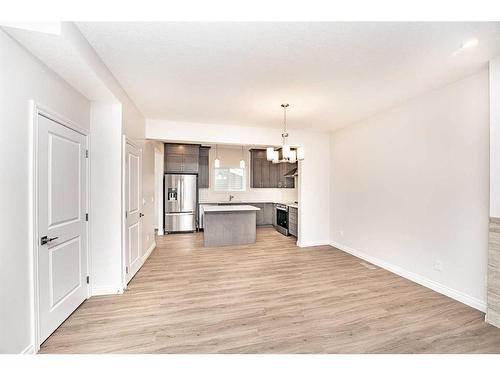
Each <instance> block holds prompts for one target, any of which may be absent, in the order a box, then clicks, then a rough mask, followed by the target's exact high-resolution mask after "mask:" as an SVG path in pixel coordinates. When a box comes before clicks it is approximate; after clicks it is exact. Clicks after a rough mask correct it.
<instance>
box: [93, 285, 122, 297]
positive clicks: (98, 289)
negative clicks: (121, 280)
mask: <svg viewBox="0 0 500 375" xmlns="http://www.w3.org/2000/svg"><path fill="white" fill-rule="evenodd" d="M112 294H123V287H122V286H121V285H99V286H93V287H92V290H91V293H90V295H91V296H92V297H94V296H106V295H112Z"/></svg>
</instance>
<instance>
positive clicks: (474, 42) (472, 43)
mask: <svg viewBox="0 0 500 375" xmlns="http://www.w3.org/2000/svg"><path fill="white" fill-rule="evenodd" d="M478 43H479V40H477V39H470V40H468V41H466V42H465V43H464V44H462V49H466V48H472V47H475V46H477V44H478Z"/></svg>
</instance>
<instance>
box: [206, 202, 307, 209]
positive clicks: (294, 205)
mask: <svg viewBox="0 0 500 375" xmlns="http://www.w3.org/2000/svg"><path fill="white" fill-rule="evenodd" d="M237 203H241V204H242V205H245V204H259V203H279V204H283V205H285V206H288V207H295V208H297V209H298V208H299V205H298V204H297V203H294V202H279V201H271V200H265V201H257V200H245V201H234V200H233V201H204V202H199V204H200V205H209V204H237ZM205 207H206V206H205Z"/></svg>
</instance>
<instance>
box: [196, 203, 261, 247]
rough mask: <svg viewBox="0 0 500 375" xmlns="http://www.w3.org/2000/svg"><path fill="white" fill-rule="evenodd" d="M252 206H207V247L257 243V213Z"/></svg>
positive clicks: (205, 231) (205, 215) (205, 238)
mask: <svg viewBox="0 0 500 375" xmlns="http://www.w3.org/2000/svg"><path fill="white" fill-rule="evenodd" d="M259 210H260V208H258V207H254V206H250V205H227V206H207V207H205V208H204V209H203V212H204V231H203V244H204V246H205V247H211V246H228V245H247V244H252V243H255V239H256V226H257V225H256V213H257V211H259Z"/></svg>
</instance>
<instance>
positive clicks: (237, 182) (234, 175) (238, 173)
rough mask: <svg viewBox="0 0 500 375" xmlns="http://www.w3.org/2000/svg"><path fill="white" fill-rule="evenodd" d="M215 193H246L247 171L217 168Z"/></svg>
mask: <svg viewBox="0 0 500 375" xmlns="http://www.w3.org/2000/svg"><path fill="white" fill-rule="evenodd" d="M215 191H245V170H244V169H242V168H215Z"/></svg>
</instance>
